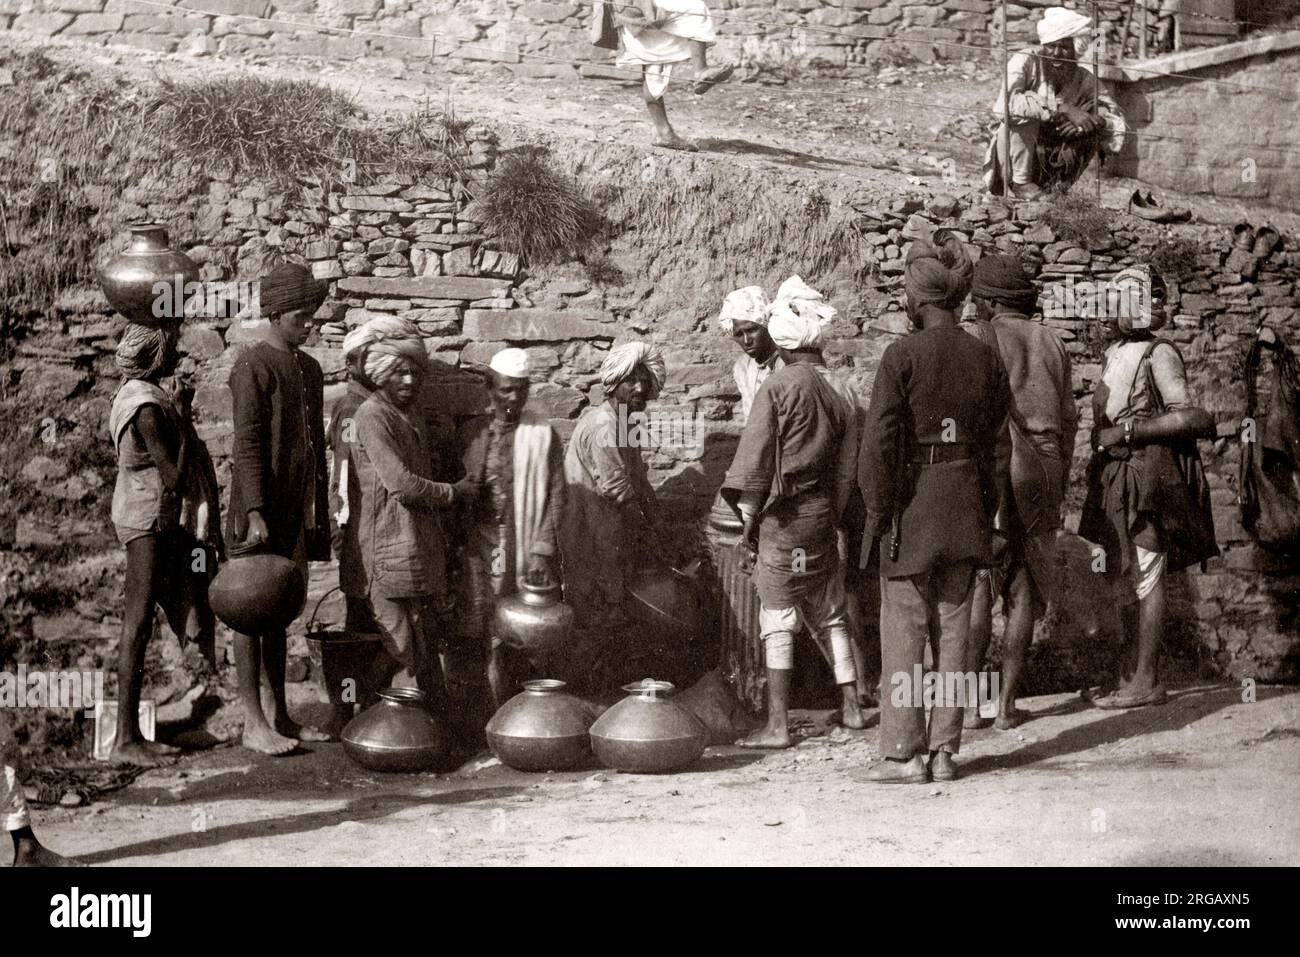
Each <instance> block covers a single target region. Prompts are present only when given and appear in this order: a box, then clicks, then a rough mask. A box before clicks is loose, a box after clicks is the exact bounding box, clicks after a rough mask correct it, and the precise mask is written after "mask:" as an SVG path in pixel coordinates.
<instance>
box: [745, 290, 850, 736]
mask: <svg viewBox="0 0 1300 957" xmlns="http://www.w3.org/2000/svg"><path fill="white" fill-rule="evenodd" d="M769 312H770V320H769V322H768V332H769V334H770V335H771V337H772V342H773V344H774V345H775V346H776V348H777V350H778V351H779V352H780V356H781V360H782V362H783V363H784V364H783V366H782V368H780V369H778V370H777V371H776V372H773V373H772V374H771V375H769V376H768V377H767V380H766V381H765V382H764V383H763V385H762V386H761V387H760V388H759V390H758V394H757V396H756V397H755V399H754V406H753V409H752V414H751V415H750V417H749V419H748V420H747V421H746V423H745V431H744V432H743V433H742V434H741V437H740V444H739V446H738V447H737V448H736V455H735V458H734V459H733V460H732V463H731V468H730V469H729V470H728V472H727V477H726V479H725V481H724V482H723V484H722V493H721V494H722V498H723V499H724V500H725V501H726V502H727V503H728V504H730V505H731V506H732V507H733V508H734V509H735V510H736V511H737V512H738V513H739V515H740V518H741V522H742V526H743V530H742V532H741V541H740V544H739V547H740V548H741V549H743V550H744V554H743V556H742V559H741V565H742V567H745V568H749V569H752V570H753V575H754V587H755V588H756V589H757V591H758V596H759V601H760V606H761V607H760V610H759V630H760V633H761V638H762V641H763V657H764V662H765V664H766V668H767V698H768V708H767V724H766V725H765V726H764V727H763V728H760V729H759V730H758V731H756V732H754V733H753V734H751V735H750V736H749V737H747V738H744V739H743V740H741V741H740V742H739V744H740V745H741V746H743V747H752V748H788V747H790V746H791V745H792V744H793V743H794V740H793V738H792V737H791V735H790V727H789V704H790V684H791V678H792V676H793V673H794V670H793V669H794V638H795V633H796V632H797V631H798V630H799V629H800V628H801V627H804V626H806V627H807V628H808V629H809V630H810V631H811V632H812V633H813V634H814V635H815V636H818V637H819V638H821V639H823V640H825V641H827V642H828V643H829V645H830V649H831V659H832V667H833V669H834V672H835V683H836V684H837V685H839V686H840V691H841V694H842V699H843V701H842V705H841V709H840V719H841V721H842V722H843V724H844V726H845V727H847V728H855V729H859V728H864V727H866V720H865V718H864V717H863V715H862V710H861V707H860V705H859V703H858V688H857V665H856V662H855V656H854V650H853V643H852V638H851V633H850V622H849V613H848V598H847V595H846V592H845V588H844V570H843V566H842V564H841V554H840V553H841V548H840V536H839V533H838V526H839V522H840V518H841V516H842V514H843V512H844V507H845V505H846V504H847V502H848V495H849V492H850V490H851V489H852V485H853V471H854V468H855V466H856V464H857V448H858V410H857V404H856V402H855V401H854V399H853V398H852V396H851V394H849V393H846V392H844V391H841V388H840V387H838V386H837V385H836V383H835V382H834V381H833V379H832V378H831V376H830V374H829V370H827V369H826V367H825V363H824V362H823V361H822V353H821V341H822V329H823V327H824V326H825V325H826V324H828V323H829V322H830V321H831V319H833V318H834V316H835V310H834V309H833V308H832V307H831V306H830V304H829V303H827V302H826V301H825V300H824V298H823V297H822V296H821V294H820V293H818V292H816V291H815V290H813V289H810V288H809V287H808V286H807V285H806V284H805V283H804V282H803V280H802V279H800V278H799V277H798V276H793V277H791V278H790V279H787V280H786V281H785V282H784V283H783V284H782V285H781V288H780V290H778V292H777V297H776V300H775V301H774V302H773V304H772V307H771V309H770V310H769Z"/></svg>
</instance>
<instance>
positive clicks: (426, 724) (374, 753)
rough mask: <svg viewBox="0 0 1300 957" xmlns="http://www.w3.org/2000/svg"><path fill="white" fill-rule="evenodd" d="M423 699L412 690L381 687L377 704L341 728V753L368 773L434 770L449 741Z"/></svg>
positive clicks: (448, 749) (448, 746) (440, 760)
mask: <svg viewBox="0 0 1300 957" xmlns="http://www.w3.org/2000/svg"><path fill="white" fill-rule="evenodd" d="M426 700H427V699H426V698H425V696H424V693H423V692H421V691H417V690H416V689H415V688H385V689H384V690H383V691H381V692H379V702H378V703H377V704H375V705H372V706H371V707H369V708H367V709H366V710H365V711H363V712H361V714H359V715H357V716H356V717H355V718H353V719H352V720H351V721H349V722H348V726H347V727H346V728H344V729H343V750H344V751H345V752H347V755H348V757H350V758H351V759H352V760H353V761H355V762H357V764H359V765H361V766H362V767H363V768H369V769H370V770H371V771H392V772H408V773H409V772H415V771H428V770H429V769H431V768H434V767H436V766H437V765H438V764H439V763H440V762H442V761H444V760H445V759H446V758H447V755H448V754H450V753H451V738H450V737H449V736H448V734H447V732H446V730H445V729H444V728H443V726H442V723H441V722H440V721H439V720H438V719H437V718H435V717H434V716H433V715H432V714H430V713H429V710H428V708H427V707H426Z"/></svg>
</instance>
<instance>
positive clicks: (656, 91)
mask: <svg viewBox="0 0 1300 957" xmlns="http://www.w3.org/2000/svg"><path fill="white" fill-rule="evenodd" d="M655 10H656V11H658V13H659V14H660V16H666V18H667V19H666V22H665V23H663V24H661V25H660V26H657V27H646V28H644V29H641V30H637V31H636V32H633V31H632V30H631V29H629V28H628V27H623V28H622V36H623V52H622V53H621V54H619V57H618V63H617V65H618V66H643V67H649V68H650V70H649V73H648V75H647V77H646V82H647V84H648V86H649V89H650V93H651V95H652V96H656V97H659V96H663V94H664V91H665V90H666V89H667V88H668V79H669V75H670V74H671V72H672V65H673V64H674V63H684V62H686V61H687V60H689V59H690V58H691V46H690V44H691V41H693V40H696V41H699V42H701V43H715V42H717V39H718V34H717V32H716V31H715V30H714V28H713V17H712V16H710V14H709V8H708V7H707V6H705V4H704V0H655Z"/></svg>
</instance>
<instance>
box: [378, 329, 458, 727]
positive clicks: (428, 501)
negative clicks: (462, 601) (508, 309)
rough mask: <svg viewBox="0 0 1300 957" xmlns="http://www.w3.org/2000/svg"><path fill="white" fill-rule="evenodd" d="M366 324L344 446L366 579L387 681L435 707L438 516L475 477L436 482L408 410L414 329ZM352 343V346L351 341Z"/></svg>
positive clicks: (424, 429)
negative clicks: (390, 661)
mask: <svg viewBox="0 0 1300 957" xmlns="http://www.w3.org/2000/svg"><path fill="white" fill-rule="evenodd" d="M367 325H368V327H369V328H366V327H363V328H366V331H365V333H363V334H361V335H359V337H358V338H359V339H360V340H361V341H363V342H364V343H365V344H364V358H363V359H362V360H361V365H362V368H363V370H364V374H365V377H366V378H367V379H368V380H369V381H370V383H371V384H373V386H374V391H373V392H372V393H371V395H370V397H369V398H367V399H366V400H365V401H364V402H363V403H361V406H360V408H358V409H357V412H356V440H357V441H356V446H355V447H354V448H353V449H352V462H353V464H354V465H355V466H356V472H357V482H358V485H359V487H360V491H361V507H360V508H359V509H358V511H359V514H358V515H357V522H358V525H357V533H358V537H359V539H360V542H361V560H362V565H363V567H364V570H365V576H366V586H367V589H368V594H369V597H370V603H371V605H372V607H373V609H374V615H375V619H376V621H377V622H378V624H379V629H380V634H381V635H382V636H383V640H384V646H385V648H386V649H387V651H388V653H389V654H390V655H391V656H392V657H393V658H394V659H395V660H396V661H397V663H398V665H399V666H400V670H399V671H398V672H397V674H396V676H395V677H394V678H393V684H394V686H396V687H400V688H412V687H414V688H419V690H421V691H423V692H424V693H425V695H426V696H427V698H428V699H429V701H428V703H429V704H430V705H431V706H432V707H435V708H439V709H445V707H446V689H445V688H444V686H443V679H442V674H441V667H440V666H439V663H438V657H437V653H436V642H437V637H438V635H439V634H440V633H441V632H442V631H444V630H446V629H445V627H443V626H446V625H447V622H446V620H445V619H446V617H447V615H448V612H449V611H450V607H451V601H450V594H449V592H448V589H447V558H448V550H449V549H448V544H447V541H448V539H447V535H446V533H445V530H444V528H443V517H442V516H443V513H444V511H445V510H447V509H448V508H450V507H451V506H452V505H454V504H458V503H461V502H466V501H472V500H473V499H474V498H475V497H476V496H477V494H478V483H477V481H476V480H474V479H472V478H466V479H462V480H461V481H460V482H457V483H455V484H454V485H453V484H449V483H447V482H442V481H439V480H438V477H437V474H436V468H435V463H436V461H437V456H436V452H435V448H434V440H433V436H432V434H431V429H430V427H429V423H428V422H427V421H426V419H425V418H424V417H423V416H421V415H419V414H418V413H417V412H416V411H415V409H414V408H413V406H414V404H415V401H416V398H417V395H418V394H419V391H420V385H421V383H422V381H423V378H424V375H425V373H426V371H427V368H428V360H427V353H426V352H425V347H424V340H423V338H422V337H421V336H420V334H419V330H418V329H417V328H416V327H415V326H414V325H412V324H410V323H407V322H404V321H402V320H399V319H392V320H389V319H381V320H375V322H374V324H367ZM353 346H354V350H355V348H360V345H359V343H358V341H357V340H354V342H353Z"/></svg>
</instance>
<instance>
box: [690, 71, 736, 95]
mask: <svg viewBox="0 0 1300 957" xmlns="http://www.w3.org/2000/svg"><path fill="white" fill-rule="evenodd" d="M735 72H736V66H735V64H734V63H724V64H723V65H722V66H715V67H710V68H709V69H707V70H705V71H704V72H703V73H701V74H700V76H699V79H697V80H696V81H695V85H694V86H693V87H692V88H691V89H693V90H694V91H695V95H696V96H700V95H701V94H704V93H708V92H709V90H711V89H713V88H714V87H715V86H717V85H718V84H719V83H722V82H725V81H726V80H729V79H731V74H733V73H735Z"/></svg>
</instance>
